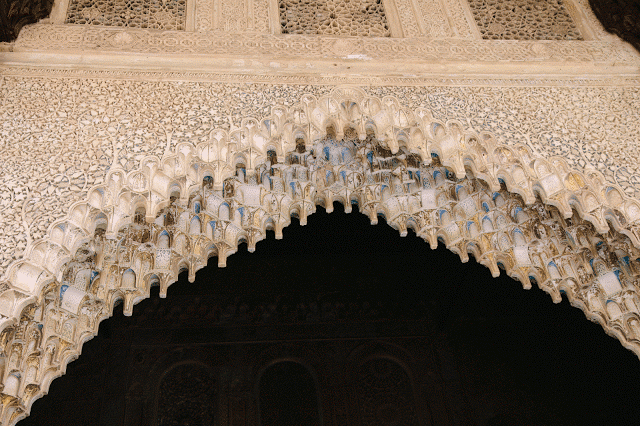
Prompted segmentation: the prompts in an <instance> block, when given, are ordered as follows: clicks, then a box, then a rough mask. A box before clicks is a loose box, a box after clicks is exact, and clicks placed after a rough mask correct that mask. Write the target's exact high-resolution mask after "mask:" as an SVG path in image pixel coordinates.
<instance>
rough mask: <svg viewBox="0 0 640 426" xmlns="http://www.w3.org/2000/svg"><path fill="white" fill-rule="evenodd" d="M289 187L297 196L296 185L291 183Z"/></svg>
mask: <svg viewBox="0 0 640 426" xmlns="http://www.w3.org/2000/svg"><path fill="white" fill-rule="evenodd" d="M289 186H290V187H291V191H292V192H293V193H294V194H295V193H296V183H295V182H289Z"/></svg>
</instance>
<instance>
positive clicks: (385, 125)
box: [0, 88, 640, 425]
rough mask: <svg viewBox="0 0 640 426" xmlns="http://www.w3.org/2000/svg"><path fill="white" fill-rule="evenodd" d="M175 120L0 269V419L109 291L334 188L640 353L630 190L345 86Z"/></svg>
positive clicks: (124, 289)
mask: <svg viewBox="0 0 640 426" xmlns="http://www.w3.org/2000/svg"><path fill="white" fill-rule="evenodd" d="M179 103H182V102H181V101H180V102H179ZM100 117H101V116H100V114H99V111H96V114H89V115H88V116H86V117H83V118H82V121H81V122H86V123H87V125H91V126H92V127H90V128H91V129H92V130H87V131H88V132H89V131H90V132H93V133H92V134H94V135H95V136H96V137H98V138H103V139H101V140H103V141H105V140H109V141H111V143H112V144H113V147H115V150H116V151H120V150H123V149H125V145H122V146H120V145H118V142H117V141H118V140H119V139H118V137H113V136H114V135H115V133H113V132H114V130H111V129H112V128H113V129H116V128H118V127H123V126H124V127H125V128H126V125H127V123H128V122H129V121H130V118H127V117H126V116H120V118H119V119H118V122H111V121H105V120H104V118H100ZM190 119H191V120H193V121H194V123H195V124H194V126H195V128H196V129H201V132H200V133H194V134H189V133H190V132H191V130H190V129H189V128H188V127H180V126H178V127H176V128H175V129H173V130H172V133H173V134H175V136H176V141H175V143H174V142H171V140H169V141H167V143H166V145H164V146H162V147H161V149H160V150H158V151H154V150H150V151H148V152H143V153H141V155H140V158H139V160H136V161H137V162H135V163H134V164H129V160H126V158H127V157H126V156H125V157H123V158H122V160H123V161H118V162H116V163H115V164H113V165H112V166H111V167H110V169H109V170H108V171H107V172H106V175H105V178H104V181H103V183H102V184H100V185H96V186H93V187H92V188H90V189H89V190H88V191H87V192H86V198H85V199H84V200H83V201H79V202H76V203H74V204H73V206H72V207H71V210H70V213H69V215H68V216H67V217H65V218H62V219H61V220H58V221H56V222H55V223H54V224H53V226H52V227H51V228H50V231H49V232H48V233H47V235H46V238H44V239H40V240H38V241H36V242H34V243H33V244H32V245H30V246H29V248H28V250H27V253H26V256H25V258H24V259H23V260H21V261H20V262H17V263H14V265H13V266H12V267H11V268H10V270H9V280H8V282H6V283H5V286H4V291H3V292H2V294H1V295H0V314H2V316H3V317H2V319H1V322H0V325H2V331H1V332H0V349H1V350H2V354H3V355H4V356H3V357H0V360H2V362H3V364H0V366H1V369H0V371H1V372H2V380H3V388H2V399H1V402H2V411H1V412H0V421H1V422H2V423H3V424H7V425H10V424H14V423H15V422H16V421H17V420H18V419H20V418H21V417H23V416H24V415H26V414H27V413H28V411H29V407H30V406H31V404H32V402H33V401H34V400H35V399H36V398H38V397H40V396H41V395H42V394H43V393H46V391H47V389H48V387H49V384H50V382H51V380H53V379H54V378H55V377H57V376H59V375H60V374H61V373H62V372H63V371H64V368H65V366H66V364H67V363H68V362H69V361H70V360H72V359H74V358H75V357H77V356H78V355H79V354H80V351H81V345H82V342H84V341H86V340H87V339H89V338H90V337H91V336H93V335H95V333H96V332H97V329H98V325H99V322H100V321H101V320H102V319H104V318H106V317H107V316H109V315H110V314H111V312H112V309H113V306H114V304H115V303H116V302H118V301H123V303H124V312H125V314H127V315H130V314H131V313H132V310H133V306H134V305H135V304H136V303H137V302H138V301H140V300H142V299H144V298H145V297H148V295H149V291H150V287H151V286H154V285H158V286H159V287H160V293H161V295H166V292H167V288H168V286H169V285H170V284H171V283H173V282H174V281H175V280H176V279H177V277H178V274H179V273H180V271H181V270H184V269H188V271H189V277H190V279H191V280H193V279H195V273H196V271H197V270H199V269H201V268H203V267H204V266H206V265H207V261H208V259H209V258H210V257H213V256H215V257H217V260H218V265H219V266H221V267H222V266H224V265H225V264H226V258H227V257H228V256H229V255H230V254H233V253H234V252H235V251H236V250H237V248H238V244H239V243H240V242H243V241H246V242H247V245H248V248H249V250H254V249H255V246H256V242H258V241H260V240H261V239H263V238H265V235H266V231H267V230H274V231H275V233H276V236H277V237H278V238H280V237H281V236H282V229H283V228H284V227H285V226H287V225H288V224H289V223H290V221H291V217H292V216H293V217H297V218H299V220H300V222H301V223H302V224H304V223H306V218H307V217H308V215H310V214H312V213H313V212H314V211H315V208H316V206H317V205H322V206H325V207H326V208H327V210H331V209H332V206H333V202H335V201H338V202H341V203H342V204H344V205H345V208H346V210H347V211H349V210H350V209H351V205H353V204H357V205H358V207H359V209H360V211H361V212H362V213H363V214H366V215H368V216H369V217H370V218H371V221H372V222H374V223H375V222H376V221H377V220H378V217H379V216H381V215H382V216H384V217H385V219H386V220H387V222H388V223H389V224H390V225H391V226H392V227H394V228H395V229H397V230H398V231H399V232H400V234H401V235H406V233H407V231H408V229H412V230H413V231H415V232H416V234H417V235H419V236H420V237H422V238H423V239H424V240H425V241H427V242H428V243H429V244H431V245H432V246H435V245H437V244H438V243H439V242H441V243H443V244H445V245H446V246H447V247H448V248H449V249H451V250H452V251H454V252H456V253H458V254H459V255H460V257H461V259H462V260H463V261H466V260H468V255H469V254H471V255H472V256H473V257H474V258H475V259H476V260H477V261H478V262H480V263H482V264H484V265H485V266H487V267H488V268H490V269H491V271H492V273H493V274H494V275H497V274H499V273H500V269H504V270H505V271H506V273H507V274H509V275H510V276H511V277H513V278H515V279H517V280H519V281H520V282H521V283H522V284H523V286H525V287H529V286H531V285H532V283H536V284H537V285H539V286H540V287H541V288H543V289H544V290H545V291H547V292H548V293H549V294H550V295H551V296H552V298H553V300H554V301H559V300H561V293H565V294H566V295H567V297H568V298H569V300H570V301H571V302H572V304H574V306H577V307H580V308H581V309H583V310H584V311H585V314H586V315H587V316H588V318H590V319H591V320H593V321H597V322H599V323H600V324H602V326H603V327H604V328H605V330H606V331H607V333H610V334H612V335H614V336H616V337H617V338H618V339H619V340H620V341H621V342H622V344H623V345H624V346H625V347H627V348H629V349H631V350H633V351H634V352H636V353H638V354H640V322H639V320H640V317H639V315H640V314H639V311H638V306H639V305H638V303H640V300H639V299H638V291H639V290H640V289H639V287H638V285H639V284H638V279H639V278H640V264H639V263H638V261H637V260H636V259H638V258H640V249H639V247H640V241H639V239H640V234H639V231H640V204H639V203H638V202H637V201H635V200H632V199H629V198H628V197H626V196H625V195H624V193H623V192H622V191H621V190H620V189H618V188H615V187H614V186H611V185H606V184H604V183H603V178H602V176H601V175H599V174H598V173H597V172H595V171H593V172H588V173H581V172H578V171H576V170H572V169H571V168H570V167H568V165H567V163H566V161H565V160H563V159H560V158H551V159H543V158H541V157H539V156H536V155H534V154H533V153H532V152H531V150H530V149H529V148H527V147H526V146H524V145H514V146H507V145H504V144H502V143H499V142H498V141H497V140H496V139H495V137H494V136H493V135H492V134H491V133H488V132H479V133H475V132H471V131H468V130H465V129H464V128H463V127H462V125H461V123H460V122H458V121H456V120H449V121H441V120H437V119H435V118H434V117H433V114H432V113H431V111H429V110H427V109H423V108H417V109H415V110H409V109H406V108H403V107H401V106H400V104H399V103H398V101H397V99H394V98H392V97H383V98H376V97H372V96H369V95H367V94H366V93H364V92H363V91H360V90H358V89H354V88H342V89H335V90H334V91H332V92H331V93H330V94H328V95H326V96H324V97H319V98H318V97H315V96H313V95H303V96H301V99H300V101H299V102H298V103H296V104H294V105H292V106H290V107H286V106H282V105H279V106H275V107H273V108H271V111H270V114H269V115H268V116H267V117H266V118H264V119H254V118H250V117H245V118H244V119H242V121H241V122H239V123H238V124H239V125H238V126H232V127H229V128H227V129H224V128H220V127H218V126H216V125H215V124H212V123H208V124H207V121H206V120H203V118H202V117H197V116H190ZM102 123H106V124H102ZM143 124H144V122H138V123H137V125H138V126H141V125H143ZM166 125H167V126H168V125H169V124H168V123H167V124H166ZM142 136H143V135H137V134H136V132H133V134H132V136H131V137H132V138H135V137H142ZM118 158H120V157H118ZM134 158H135V157H134ZM125 160H126V161H125Z"/></svg>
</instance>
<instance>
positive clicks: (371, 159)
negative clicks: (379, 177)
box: [367, 151, 373, 164]
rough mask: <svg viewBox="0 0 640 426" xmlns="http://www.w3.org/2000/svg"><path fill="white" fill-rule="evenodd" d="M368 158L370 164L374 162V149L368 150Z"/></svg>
mask: <svg viewBox="0 0 640 426" xmlns="http://www.w3.org/2000/svg"><path fill="white" fill-rule="evenodd" d="M367 160H368V161H369V164H373V151H369V152H367Z"/></svg>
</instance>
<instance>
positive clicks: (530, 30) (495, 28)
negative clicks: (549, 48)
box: [469, 0, 582, 40]
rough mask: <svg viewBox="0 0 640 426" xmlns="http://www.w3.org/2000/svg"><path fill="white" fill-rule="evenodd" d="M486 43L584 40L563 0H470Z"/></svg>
mask: <svg viewBox="0 0 640 426" xmlns="http://www.w3.org/2000/svg"><path fill="white" fill-rule="evenodd" d="M469 6H471V11H472V12H473V17H474V18H475V21H476V24H477V25H478V29H479V30H480V33H481V34H482V38H484V39H486V40H582V35H581V34H580V31H579V30H578V27H577V26H576V24H575V23H574V22H573V20H572V19H571V15H569V12H568V11H567V9H566V7H565V6H564V4H563V0H469Z"/></svg>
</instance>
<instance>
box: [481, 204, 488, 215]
mask: <svg viewBox="0 0 640 426" xmlns="http://www.w3.org/2000/svg"><path fill="white" fill-rule="evenodd" d="M482 209H483V210H484V211H485V213H489V204H487V202H486V201H483V202H482Z"/></svg>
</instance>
